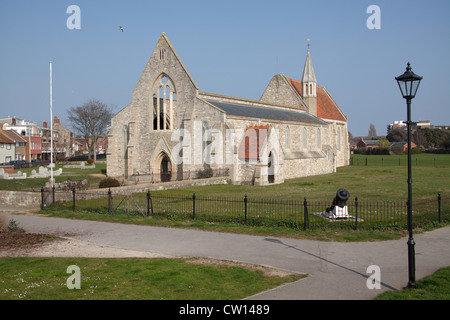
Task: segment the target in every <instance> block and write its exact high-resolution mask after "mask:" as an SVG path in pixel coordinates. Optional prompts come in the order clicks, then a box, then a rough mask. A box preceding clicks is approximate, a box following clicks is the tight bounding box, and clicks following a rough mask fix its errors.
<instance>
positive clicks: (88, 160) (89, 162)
mask: <svg viewBox="0 0 450 320" xmlns="http://www.w3.org/2000/svg"><path fill="white" fill-rule="evenodd" d="M86 162H87V164H93V163H94V159H91V158H89V159H87V160H86Z"/></svg>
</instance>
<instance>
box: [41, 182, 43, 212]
mask: <svg viewBox="0 0 450 320" xmlns="http://www.w3.org/2000/svg"><path fill="white" fill-rule="evenodd" d="M41 210H44V187H41Z"/></svg>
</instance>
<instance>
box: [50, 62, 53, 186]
mask: <svg viewBox="0 0 450 320" xmlns="http://www.w3.org/2000/svg"><path fill="white" fill-rule="evenodd" d="M50 188H51V189H53V92H52V62H51V61H50Z"/></svg>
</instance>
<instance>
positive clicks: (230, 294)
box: [0, 258, 301, 300]
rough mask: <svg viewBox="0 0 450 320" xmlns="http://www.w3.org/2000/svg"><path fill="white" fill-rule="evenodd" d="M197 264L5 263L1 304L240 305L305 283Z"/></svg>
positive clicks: (67, 260) (192, 261)
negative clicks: (72, 284) (73, 283)
mask: <svg viewBox="0 0 450 320" xmlns="http://www.w3.org/2000/svg"><path fill="white" fill-rule="evenodd" d="M196 261H198V260H196V259H143V258H139V259H138V258H126V259H94V258H0V274H1V277H0V300H25V299H26V300H110V299H117V300H180V299H183V300H184V299H186V300H235V299H242V298H245V297H247V296H250V295H253V294H256V293H258V292H260V291H264V290H267V289H270V288H273V287H276V286H279V285H281V284H283V283H286V282H290V281H294V280H297V279H300V278H301V275H297V274H295V275H293V274H291V275H286V276H283V277H281V276H268V275H265V274H264V273H263V272H262V271H261V270H253V269H251V268H247V267H243V266H239V265H235V266H233V265H211V264H203V263H195V262H196ZM71 265H77V266H78V267H79V268H80V284H81V288H80V289H75V288H74V289H68V287H67V279H68V278H69V277H70V276H72V273H67V268H68V267H69V266H71Z"/></svg>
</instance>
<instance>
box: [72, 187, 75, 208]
mask: <svg viewBox="0 0 450 320" xmlns="http://www.w3.org/2000/svg"><path fill="white" fill-rule="evenodd" d="M72 199H73V203H72V211H73V212H75V188H73V189H72Z"/></svg>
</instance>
